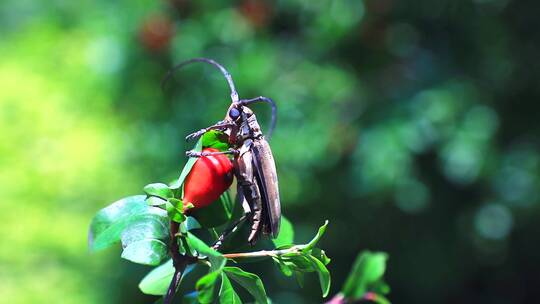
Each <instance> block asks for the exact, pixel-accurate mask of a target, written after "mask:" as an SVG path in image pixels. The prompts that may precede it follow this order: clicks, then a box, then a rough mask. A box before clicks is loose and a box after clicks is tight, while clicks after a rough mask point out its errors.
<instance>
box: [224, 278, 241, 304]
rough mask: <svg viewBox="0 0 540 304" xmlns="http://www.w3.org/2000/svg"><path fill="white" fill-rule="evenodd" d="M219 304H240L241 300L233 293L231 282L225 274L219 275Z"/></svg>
mask: <svg viewBox="0 0 540 304" xmlns="http://www.w3.org/2000/svg"><path fill="white" fill-rule="evenodd" d="M219 303H221V304H241V303H242V300H241V299H240V297H239V296H238V294H237V293H236V291H234V288H233V287H232V284H231V281H230V280H229V278H228V277H227V275H226V274H225V273H222V274H221V288H220V290H219Z"/></svg>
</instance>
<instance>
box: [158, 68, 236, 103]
mask: <svg viewBox="0 0 540 304" xmlns="http://www.w3.org/2000/svg"><path fill="white" fill-rule="evenodd" d="M194 62H206V63H208V64H211V65H213V66H215V67H216V68H218V69H219V70H220V71H221V73H222V74H223V76H225V79H227V83H228V84H229V88H230V89H231V100H232V102H233V103H235V102H238V93H237V92H236V88H235V87H234V82H233V80H232V76H231V73H229V71H227V69H225V68H224V67H223V66H222V65H221V64H219V63H217V62H215V61H214V60H212V59H209V58H193V59H190V60H186V61H184V62H181V63H179V64H177V65H176V66H174V67H172V68H171V69H170V70H169V71H168V72H167V74H166V75H165V77H164V78H163V80H162V81H161V89H162V90H163V89H164V88H165V84H166V83H167V81H169V79H170V78H171V77H172V76H173V74H174V72H176V71H177V70H179V69H181V68H182V67H184V66H186V65H188V64H190V63H194Z"/></svg>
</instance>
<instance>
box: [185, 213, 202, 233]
mask: <svg viewBox="0 0 540 304" xmlns="http://www.w3.org/2000/svg"><path fill="white" fill-rule="evenodd" d="M182 226H183V229H184V230H183V231H190V230H194V229H199V228H201V224H199V222H198V221H197V220H196V219H195V218H194V217H192V216H188V217H187V218H186V221H185V222H183V223H182Z"/></svg>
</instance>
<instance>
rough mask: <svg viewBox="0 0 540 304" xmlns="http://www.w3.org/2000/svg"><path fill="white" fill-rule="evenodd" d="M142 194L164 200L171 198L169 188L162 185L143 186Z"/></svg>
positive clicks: (171, 194)
mask: <svg viewBox="0 0 540 304" xmlns="http://www.w3.org/2000/svg"><path fill="white" fill-rule="evenodd" d="M144 192H145V193H146V194H148V195H152V196H157V197H161V198H164V199H167V198H170V197H173V193H172V191H171V189H169V186H167V185H165V184H162V183H154V184H149V185H146V186H144Z"/></svg>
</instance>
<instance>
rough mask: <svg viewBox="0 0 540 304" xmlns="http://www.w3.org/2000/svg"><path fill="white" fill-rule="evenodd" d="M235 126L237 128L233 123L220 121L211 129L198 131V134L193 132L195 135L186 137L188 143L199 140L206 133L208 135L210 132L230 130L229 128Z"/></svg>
mask: <svg viewBox="0 0 540 304" xmlns="http://www.w3.org/2000/svg"><path fill="white" fill-rule="evenodd" d="M234 126H235V124H234V123H231V122H226V121H223V120H222V121H218V122H217V123H216V124H214V125H211V126H209V127H206V128H203V129H200V130H199V131H196V132H193V133H191V134H189V135H188V136H186V141H190V140H194V139H197V138H199V137H201V136H203V134H204V133H206V132H208V131H210V130H222V129H228V128H232V127H234Z"/></svg>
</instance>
